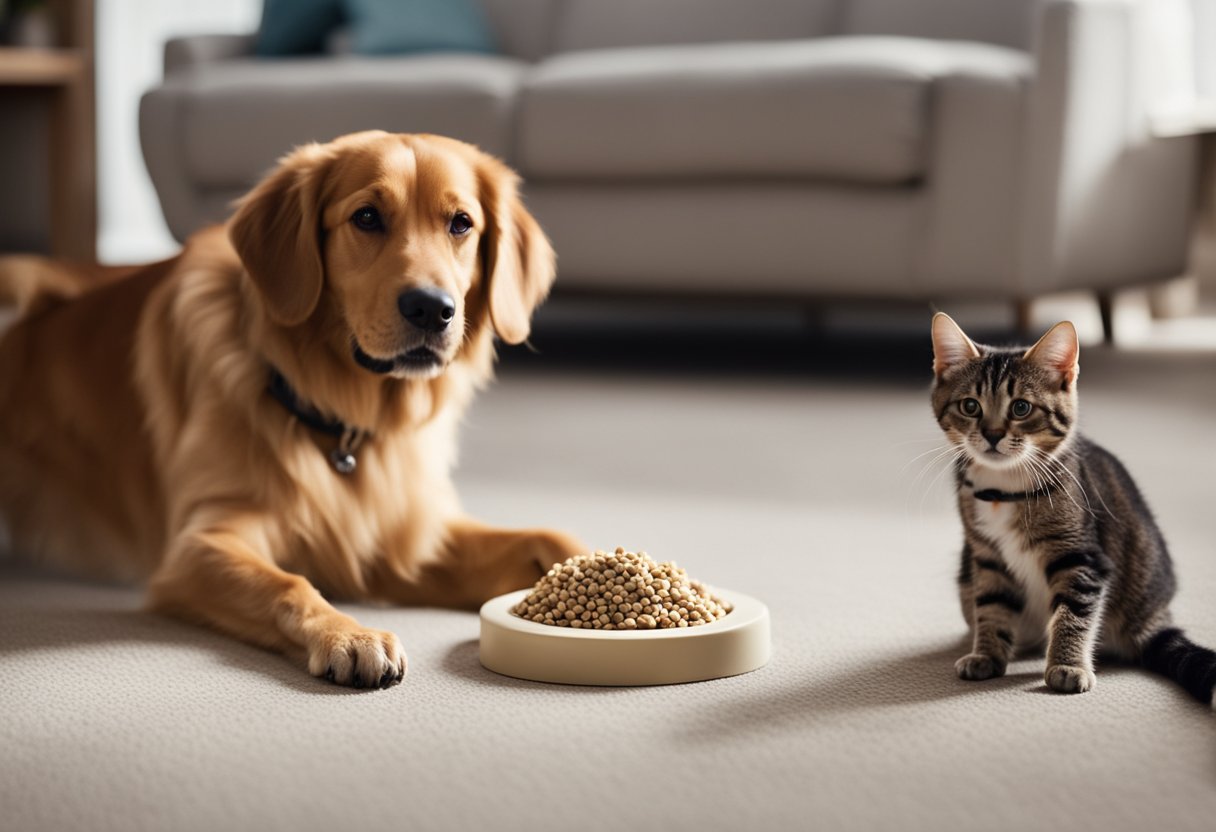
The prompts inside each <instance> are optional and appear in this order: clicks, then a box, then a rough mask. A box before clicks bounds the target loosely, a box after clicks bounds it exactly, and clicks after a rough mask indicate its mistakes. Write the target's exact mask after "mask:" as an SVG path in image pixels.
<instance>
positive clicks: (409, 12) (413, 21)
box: [346, 0, 497, 55]
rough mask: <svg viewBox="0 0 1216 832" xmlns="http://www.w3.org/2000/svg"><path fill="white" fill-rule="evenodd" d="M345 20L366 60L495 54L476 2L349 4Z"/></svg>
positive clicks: (374, 0)
mask: <svg viewBox="0 0 1216 832" xmlns="http://www.w3.org/2000/svg"><path fill="white" fill-rule="evenodd" d="M346 16H347V19H348V20H349V21H350V28H351V38H352V46H353V48H354V51H355V52H359V53H361V54H364V55H391V54H401V53H405V52H496V51H497V49H496V46H495V43H494V35H493V34H492V33H491V32H490V25H489V22H488V21H487V20H486V15H485V12H484V11H483V10H482V8H481V4H480V3H479V2H478V0H346Z"/></svg>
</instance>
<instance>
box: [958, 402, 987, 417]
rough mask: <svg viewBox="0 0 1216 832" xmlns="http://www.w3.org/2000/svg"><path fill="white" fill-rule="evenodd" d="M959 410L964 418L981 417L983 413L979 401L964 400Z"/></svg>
mask: <svg viewBox="0 0 1216 832" xmlns="http://www.w3.org/2000/svg"><path fill="white" fill-rule="evenodd" d="M958 409H959V410H960V411H962V414H963V415H964V416H971V417H975V416H979V415H980V413H981V412H982V408H981V407H980V403H979V401H977V400H976V399H963V400H962V401H961V402H959V403H958Z"/></svg>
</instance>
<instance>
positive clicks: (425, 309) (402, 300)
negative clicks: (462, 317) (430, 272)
mask: <svg viewBox="0 0 1216 832" xmlns="http://www.w3.org/2000/svg"><path fill="white" fill-rule="evenodd" d="M397 308H398V309H400V310H401V317H403V318H405V319H406V320H407V321H409V322H410V323H411V324H413V325H414V326H416V327H418V328H419V329H421V330H422V331H423V332H443V331H444V330H445V329H447V328H448V324H450V323H451V322H452V318H453V317H454V316H455V315H456V302H455V301H453V300H452V296H451V295H449V294H448V293H447V292H445V291H443V290H442V289H437V288H435V287H433V286H426V287H423V288H421V289H410V290H409V291H408V292H402V293H401V295H400V296H399V297H398V298H397Z"/></svg>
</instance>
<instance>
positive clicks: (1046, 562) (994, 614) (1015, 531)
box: [932, 314, 1216, 703]
mask: <svg viewBox="0 0 1216 832" xmlns="http://www.w3.org/2000/svg"><path fill="white" fill-rule="evenodd" d="M1078 350H1079V347H1078V344H1077V333H1076V330H1075V329H1074V328H1073V325H1072V324H1071V323H1067V322H1065V323H1060V324H1056V326H1055V327H1053V328H1052V330H1051V331H1050V332H1048V333H1047V334H1046V335H1044V336H1043V337H1042V339H1040V340H1039V342H1038V343H1037V344H1035V345H1034V346H1033V347H1031V348H1030V349H1028V350H1027V349H1024V348H997V347H986V346H981V345H978V344H975V343H973V342H972V341H971V339H970V338H968V337H967V336H966V334H964V332H963V331H962V330H961V329H960V328H959V326H958V324H956V323H955V322H954V321H953V320H951V319H950V317H949V316H947V315H944V314H938V315H937V316H935V317H934V319H933V354H934V359H933V371H934V376H935V379H934V383H933V394H932V398H933V412H934V414H935V415H936V416H937V421H938V424H939V425H941V428H942V430H943V431H945V433H946V437H947V438H948V439H949V441H950V443H951V444H952V445H953V447H954V450H955V452H956V457H955V459H956V463H955V471H956V479H957V484H958V508H959V513H960V514H961V515H962V519H963V530H964V543H963V557H962V567H961V568H960V570H959V575H958V584H959V597H960V600H961V601H962V605H963V614H964V616H965V617H966V619H967V623H968V625H969V626H970V628H971V632H972V636H973V643H972V648H971V652H970V653H968V654H967V655H965V656H963V657H962V658H961V659H959V660H958V662H957V663H956V664H955V670H957V671H958V675H959V678H962V679H970V680H981V679H990V678H992V677H995V676H1001V675H1003V674H1004V672H1005V666H1006V665H1007V664H1008V662H1009V660H1010V658H1011V657H1013V656H1014V654H1015V652H1016V651H1022V650H1031V649H1034V648H1037V647H1040V646H1041V645H1042V644H1043V643H1044V641H1046V647H1047V669H1046V672H1045V674H1044V678H1045V680H1046V682H1047V685H1048V687H1050V688H1051V689H1052V690H1056V691H1060V692H1062V693H1084V692H1085V691H1088V690H1090V689H1092V688H1093V687H1094V684H1095V681H1096V680H1095V678H1094V663H1093V662H1094V653H1095V650H1096V649H1097V648H1098V647H1099V646H1100V647H1101V648H1102V651H1103V652H1104V653H1110V654H1113V655H1115V656H1117V657H1121V658H1124V659H1130V660H1138V661H1140V662H1141V663H1142V664H1143V665H1144V666H1145V667H1146V668H1148V669H1150V670H1153V671H1156V672H1158V673H1162V674H1164V675H1166V676H1168V677H1170V678H1171V679H1174V680H1176V681H1178V682H1179V683H1181V684H1182V686H1183V687H1185V688H1186V689H1187V691H1189V692H1190V693H1191V694H1192V695H1193V696H1195V697H1196V698H1198V699H1200V700H1202V701H1204V702H1208V703H1210V702H1212V689H1213V686H1214V685H1216V653H1214V652H1212V651H1211V650H1208V649H1207V648H1204V647H1199V646H1197V645H1195V644H1193V643H1192V642H1191V641H1189V640H1188V639H1187V638H1186V636H1184V635H1183V633H1182V631H1181V630H1179V629H1178V628H1176V627H1174V626H1172V624H1171V620H1170V612H1169V602H1170V598H1171V597H1172V596H1173V594H1174V589H1175V581H1174V572H1173V568H1172V565H1171V563H1170V556H1169V552H1168V551H1167V550H1166V546H1165V541H1164V540H1163V539H1162V537H1161V532H1160V531H1159V530H1158V528H1157V524H1156V522H1155V521H1154V520H1153V516H1152V514H1151V512H1150V511H1149V509H1148V506H1147V505H1146V504H1145V502H1144V498H1143V497H1141V495H1140V492H1139V490H1138V489H1137V488H1136V485H1135V483H1134V482H1132V479H1131V477H1130V475H1129V474H1128V473H1127V470H1126V469H1125V468H1124V467H1123V465H1121V464H1120V463H1119V460H1117V459H1115V457H1114V456H1113V455H1111V454H1110V453H1109V452H1107V451H1105V450H1103V449H1102V448H1100V447H1099V446H1097V445H1096V444H1094V443H1093V442H1090V441H1089V440H1088V439H1085V438H1084V437H1083V436H1081V435H1080V434H1079V433H1078V431H1077V430H1076V423H1077V383H1076V382H1077V373H1078V364H1077V357H1078Z"/></svg>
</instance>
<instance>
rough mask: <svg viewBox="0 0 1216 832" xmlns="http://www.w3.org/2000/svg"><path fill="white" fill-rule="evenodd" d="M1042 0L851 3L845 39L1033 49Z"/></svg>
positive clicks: (865, 0)
mask: <svg viewBox="0 0 1216 832" xmlns="http://www.w3.org/2000/svg"><path fill="white" fill-rule="evenodd" d="M1042 5H1043V0H966V2H963V3H960V2H959V0H847V2H846V3H845V4H844V6H843V7H842V10H841V11H842V14H841V27H840V33H841V34H844V35H907V36H910V37H918V38H947V39H951V40H973V41H981V42H984V43H996V44H1000V45H1002V46H1013V47H1017V48H1019V49H1028V48H1029V47H1030V42H1031V32H1032V30H1033V22H1034V19H1035V17H1036V15H1037V13H1038V11H1039V7H1040V6H1042Z"/></svg>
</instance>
